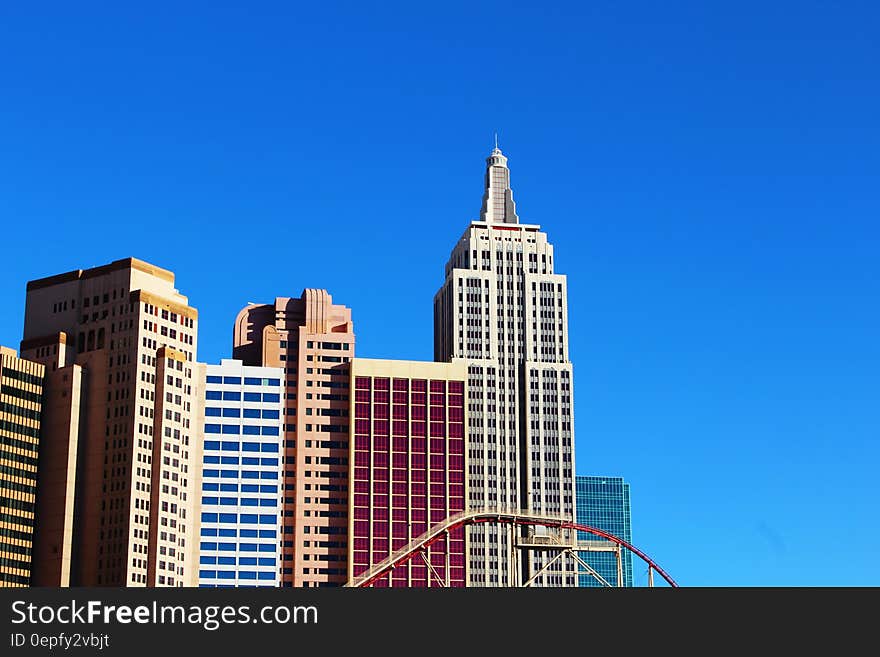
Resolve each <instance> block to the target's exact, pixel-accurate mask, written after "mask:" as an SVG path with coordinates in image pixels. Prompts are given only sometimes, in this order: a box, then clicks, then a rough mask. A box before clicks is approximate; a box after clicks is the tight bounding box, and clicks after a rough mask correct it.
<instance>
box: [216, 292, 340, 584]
mask: <svg viewBox="0 0 880 657" xmlns="http://www.w3.org/2000/svg"><path fill="white" fill-rule="evenodd" d="M353 356H354V332H353V328H352V323H351V310H350V309H348V308H346V307H345V306H341V305H335V304H333V301H332V299H331V297H330V295H329V294H328V293H327V292H326V291H325V290H314V289H308V290H305V291H304V292H303V294H302V298H300V299H291V298H286V297H283V298H277V299H275V303H274V304H265V305H249V306H247V307H246V308H244V309H242V311H241V312H240V313H239V314H238V317H237V318H236V320H235V327H234V332H233V358H236V359H238V360H241V361H243V362H244V364H245V365H262V366H268V367H283V368H284V370H285V376H286V390H285V423H284V438H285V440H284V447H285V450H284V476H283V484H284V499H283V506H282V512H283V530H282V531H283V533H282V562H281V582H282V586H297V587H299V586H340V585H342V584H345V582H346V579H347V575H348V565H347V559H348V537H347V534H348V453H349V451H348V450H349V436H348V429H349V417H348V413H349V394H350V393H349V370H350V362H351V359H352V357H353Z"/></svg>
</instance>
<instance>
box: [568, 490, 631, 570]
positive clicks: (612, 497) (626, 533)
mask: <svg viewBox="0 0 880 657" xmlns="http://www.w3.org/2000/svg"><path fill="white" fill-rule="evenodd" d="M575 492H576V495H577V522H578V523H579V524H581V525H589V526H591V527H596V528H597V529H601V530H603V531H606V532H609V533H611V534H614V535H615V536H617V537H618V538H622V539H623V540H625V541H626V542H627V543H629V544H630V545H632V520H631V512H630V503H629V484H628V483H626V482H625V481H624V480H623V479H622V478H621V477H584V476H581V475H578V476H577V477H575ZM578 539H579V540H594V539H595V537H594V536H592V535H591V534H587V533H586V532H578ZM578 555H579V556H580V557H581V559H583V560H584V561H586V562H587V563H588V564H590V566H591V567H592V568H593V569H594V570H595V571H596V572H597V573H599V575H601V576H602V577H603V578H605V580H606V581H607V582H608V583H609V584H611V585H612V586H617V555H616V553H615V552H579V553H578ZM621 559H622V562H623V564H622V565H623V568H622V570H623V585H624V586H632V585H633V577H632V552H630V551H629V550H623V551H622V554H621ZM578 586H585V587H592V586H604V584H602V583H601V582H600V581H599V580H598V579H596V578H595V577H593V576H592V575H588V574H584V573H583V571H581V574H579V575H578Z"/></svg>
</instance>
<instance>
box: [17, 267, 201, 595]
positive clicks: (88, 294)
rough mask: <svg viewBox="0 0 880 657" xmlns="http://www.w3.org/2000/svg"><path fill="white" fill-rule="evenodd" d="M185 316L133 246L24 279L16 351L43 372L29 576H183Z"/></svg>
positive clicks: (188, 567) (193, 511) (99, 579)
mask: <svg viewBox="0 0 880 657" xmlns="http://www.w3.org/2000/svg"><path fill="white" fill-rule="evenodd" d="M197 320H198V314H197V311H196V309H195V308H192V307H191V306H189V304H188V302H187V299H186V297H185V296H182V295H181V294H180V293H179V292H178V291H177V290H176V289H175V287H174V274H172V273H171V272H169V271H166V270H164V269H161V268H159V267H156V266H154V265H151V264H149V263H146V262H143V261H140V260H136V259H134V258H127V259H124V260H117V261H115V262H112V263H110V264H109V265H104V266H102V267H96V268H93V269H87V270H77V271H72V272H68V273H65V274H60V275H57V276H51V277H49V278H43V279H39V280H35V281H31V282H29V283H28V285H27V302H26V307H25V325H24V339H23V340H22V343H21V352H22V356H23V357H26V358H29V359H32V360H35V361H38V362H40V363H42V364H43V365H45V367H46V372H47V376H46V391H45V398H46V403H45V408H44V418H43V419H44V422H43V429H42V434H41V444H42V445H43V446H44V447H45V450H41V460H40V475H39V486H38V497H37V529H36V533H35V538H34V554H35V560H34V564H35V567H34V576H33V583H34V584H35V585H43V586H69V585H70V586H193V585H195V584H196V582H197V579H198V565H197V563H195V557H196V555H197V550H198V519H199V518H198V500H199V496H198V491H199V482H198V473H199V471H200V468H199V464H200V462H201V453H200V448H199V446H198V444H199V441H198V440H195V437H196V435H197V421H198V418H199V413H200V408H199V404H200V402H199V400H200V399H201V394H200V391H199V390H197V387H198V383H197V382H198V380H199V379H198V377H197V374H196V364H195V362H194V359H195V354H196V329H197Z"/></svg>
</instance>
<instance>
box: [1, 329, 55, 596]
mask: <svg viewBox="0 0 880 657" xmlns="http://www.w3.org/2000/svg"><path fill="white" fill-rule="evenodd" d="M44 373H45V368H44V367H43V366H42V365H40V364H39V363H34V362H32V361H29V360H25V359H23V358H19V357H18V354H16V352H15V350H14V349H9V348H8V347H3V346H0V587H7V586H12V587H20V586H29V585H30V583H31V560H32V554H33V539H34V510H35V501H36V497H35V494H36V485H37V459H38V455H39V444H40V420H41V417H42V406H43V375H44Z"/></svg>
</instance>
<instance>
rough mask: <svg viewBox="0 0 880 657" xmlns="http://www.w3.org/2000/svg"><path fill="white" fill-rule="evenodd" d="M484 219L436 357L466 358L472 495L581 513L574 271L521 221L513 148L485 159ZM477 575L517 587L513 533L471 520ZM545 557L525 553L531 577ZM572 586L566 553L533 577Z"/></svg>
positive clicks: (459, 261) (442, 323) (461, 266)
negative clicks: (562, 270) (571, 305)
mask: <svg viewBox="0 0 880 657" xmlns="http://www.w3.org/2000/svg"><path fill="white" fill-rule="evenodd" d="M486 162H487V167H486V175H485V187H484V192H483V205H482V209H481V211H480V219H479V220H477V221H472V222H471V223H470V225H469V226H468V227H467V228H466V230H465V232H464V234H463V235H462V237H461V238H460V239H459V241H458V243H457V244H456V245H455V247H454V248H453V250H452V254H451V256H450V258H449V262H448V263H447V264H446V278H445V281H444V282H443V285H442V287H441V288H440V290H439V291H438V292H437V294H436V295H435V297H434V359H435V360H438V361H448V360H450V359H451V358H464V359H466V360H467V361H468V425H469V428H468V440H467V445H468V456H469V463H470V466H469V469H470V473H469V475H468V478H469V481H468V483H469V500H468V502H469V505H470V507H471V508H472V509H481V508H489V509H503V510H507V511H519V510H526V511H529V512H532V513H541V514H546V515H552V516H562V517H565V518H569V519H571V520H573V519H574V503H575V501H574V470H573V464H574V426H573V411H572V364H571V362H570V361H569V359H568V346H569V336H568V303H567V290H566V278H565V276H564V275H562V274H557V273H554V268H553V246H552V245H551V244H550V243H549V242H548V241H547V235H546V234H545V233H543V232H541V230H540V226H538V225H536V224H523V223H520V221H519V217H518V215H517V213H516V206H515V204H514V201H513V192H512V191H511V187H510V171H509V169H508V167H507V158H506V157H505V156H504V154H503V153H502V152H501V151H500V150H499V149H498V148H497V147H496V148H495V150H493V151H492V154H491V155H490V156H489V157H488V159H487V160H486ZM469 532H470V533H469V536H470V556H469V558H470V564H469V565H470V569H469V573H470V585H471V586H507V585H512V584H513V583H514V582H512V581H511V574H510V572H509V564H508V560H507V555H508V553H509V551H510V546H509V545H508V537H507V531H506V530H505V529H503V528H501V527H498V526H497V525H485V526H476V527H473V528H470V530H469ZM547 558H548V557H547V556H546V555H542V554H541V553H539V552H532V553H530V554H529V556H528V558H524V559H522V560H521V563H522V573H520V576H521V578H522V579H521V580H520V581H526V579H527V578H528V577H530V576H531V575H532V574H534V573H535V572H536V571H537V570H538V569H539V568H540V567H541V566H542V565H543V564H544V563H545V560H546V559H547ZM536 584H537V585H544V586H574V585H575V574H574V564H573V563H572V562H571V561H569V560H567V559H560V560H558V561H557V562H555V563H554V564H552V566H551V567H550V569H549V570H548V571H545V574H543V575H541V576H540V577H539V578H538V580H537V581H536Z"/></svg>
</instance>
